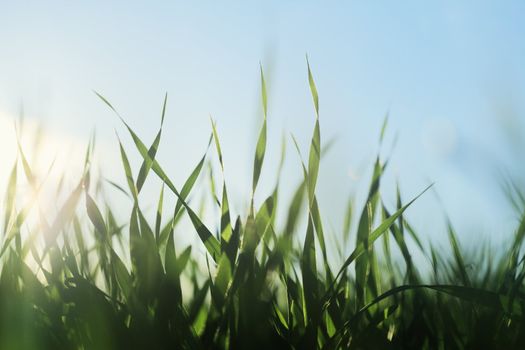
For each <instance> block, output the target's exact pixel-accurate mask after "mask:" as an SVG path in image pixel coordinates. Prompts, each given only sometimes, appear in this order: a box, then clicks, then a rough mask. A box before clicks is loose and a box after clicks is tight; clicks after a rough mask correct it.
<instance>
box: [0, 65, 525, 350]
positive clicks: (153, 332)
mask: <svg viewBox="0 0 525 350" xmlns="http://www.w3.org/2000/svg"><path fill="white" fill-rule="evenodd" d="M308 84H309V86H310V90H311V93H312V98H313V105H314V111H315V120H312V124H313V125H314V127H313V134H312V138H311V142H310V148H309V150H308V154H307V156H306V157H304V158H303V157H302V158H301V159H305V160H304V161H303V163H302V169H303V174H302V175H303V180H302V181H301V182H300V183H299V184H297V188H296V191H295V193H294V195H293V196H292V197H291V198H289V199H288V201H284V202H283V203H280V202H279V203H278V198H280V197H278V193H279V184H277V185H276V186H275V189H274V190H273V191H272V192H271V193H268V194H266V196H267V197H266V199H265V200H264V201H263V203H262V205H260V206H256V205H255V203H254V200H253V195H254V194H255V193H256V192H257V187H258V184H259V182H260V175H261V169H262V168H263V167H264V159H265V153H266V139H267V127H266V118H267V107H266V106H267V94H266V86H265V85H266V84H265V81H264V76H263V72H262V69H261V91H262V94H261V95H262V105H263V112H264V121H263V125H262V129H261V130H260V134H259V137H258V139H257V140H254V143H256V152H255V155H254V161H253V180H252V196H251V198H249V199H248V201H249V202H251V205H250V208H249V209H248V210H247V212H246V213H244V214H243V215H242V216H239V217H233V216H232V215H231V214H230V210H229V198H228V189H227V187H226V182H225V181H224V179H223V178H222V175H217V176H219V177H218V178H220V179H221V180H219V181H220V182H221V183H222V185H221V186H220V188H212V190H211V191H209V192H208V193H209V196H208V197H209V199H211V202H212V203H213V205H214V206H216V209H218V210H217V211H218V212H220V216H218V217H217V218H216V220H215V222H216V225H215V227H214V228H210V227H207V226H205V225H204V224H203V218H202V217H201V215H200V213H199V210H198V209H197V208H199V206H200V203H198V201H196V200H194V198H193V197H191V194H192V193H193V192H192V191H196V190H197V189H196V188H194V187H195V186H198V185H196V184H199V183H201V182H198V179H199V178H200V177H202V176H204V175H203V173H204V171H205V169H206V166H207V164H208V162H209V161H211V159H215V157H217V158H216V159H218V161H219V164H220V167H221V168H222V167H223V162H222V152H221V146H220V135H218V133H217V129H216V127H215V124H214V123H213V122H212V125H211V130H210V144H209V147H208V150H207V151H206V153H205V154H204V155H203V156H202V158H201V159H196V160H195V163H196V166H195V168H194V169H191V174H190V176H189V177H188V178H187V180H186V181H185V182H184V183H183V184H175V183H173V182H172V181H171V180H170V176H169V174H166V173H165V172H164V170H163V167H162V164H159V162H158V161H157V160H156V158H155V156H156V153H157V150H158V147H159V143H160V138H161V133H162V126H161V128H160V130H159V132H158V134H157V136H156V138H155V139H154V141H153V142H152V143H151V144H145V143H144V141H143V140H141V138H140V136H139V135H138V134H136V132H135V131H134V130H133V129H132V128H131V127H130V126H129V125H128V124H126V121H125V120H124V119H123V118H122V117H120V115H119V114H118V112H117V111H116V110H115V109H114V108H113V106H112V105H111V104H110V102H108V101H107V100H106V99H105V98H104V97H102V96H101V95H99V97H100V98H101V100H102V102H103V103H105V104H107V105H108V107H110V108H111V109H112V110H113V111H114V112H115V114H116V115H117V117H118V118H120V119H121V120H122V122H123V124H124V127H125V129H126V132H128V133H129V135H130V137H131V139H132V141H133V144H134V149H133V150H129V149H128V150H126V149H124V147H123V146H122V144H120V154H121V158H122V169H123V174H125V178H126V180H127V181H126V183H125V184H121V185H119V184H116V183H107V182H102V181H100V180H97V178H95V177H94V176H92V171H91V168H90V166H91V157H92V153H93V147H94V146H93V143H90V144H89V145H88V147H87V150H86V153H85V163H84V164H85V165H84V171H83V174H81V175H79V178H78V179H77V182H76V184H75V186H74V188H73V190H72V191H68V190H66V187H67V186H62V184H59V185H58V186H57V188H56V198H57V203H58V210H57V212H56V215H54V216H52V217H49V216H48V215H46V214H45V210H43V209H42V208H41V207H40V204H39V203H38V201H35V200H22V199H23V198H27V197H28V196H25V195H24V194H23V193H20V192H21V191H23V190H24V191H29V192H31V193H32V194H33V196H34V195H36V194H38V192H39V191H40V190H41V188H42V186H43V184H44V182H45V179H40V178H38V177H37V176H36V175H35V174H34V172H33V170H32V166H31V164H30V163H29V162H28V161H27V159H26V157H25V155H24V151H23V148H22V147H19V152H18V160H17V162H16V164H15V165H14V166H13V167H12V172H11V175H10V178H9V183H8V188H7V191H6V193H5V199H4V202H3V204H2V208H3V213H2V215H3V223H2V231H1V232H2V235H1V250H0V259H1V275H0V348H1V349H168V348H169V349H179V348H182V349H226V348H228V349H259V348H260V349H271V348H273V349H281V348H282V349H383V348H395V349H399V348H403V349H488V348H494V349H513V348H525V322H523V319H522V317H523V315H522V309H523V307H525V296H524V294H523V293H524V288H523V287H524V284H523V280H524V278H525V263H524V258H523V257H524V255H523V253H522V247H521V246H522V243H523V239H524V235H525V196H524V194H523V193H521V192H520V190H519V189H518V187H517V186H513V185H512V184H511V185H509V187H508V195H509V199H510V200H512V201H513V204H514V207H515V209H516V213H517V216H518V217H519V218H520V220H518V221H517V227H516V230H515V233H514V236H513V240H512V241H510V242H508V244H506V245H505V247H506V248H504V249H503V250H501V251H499V250H498V251H492V250H491V249H490V248H487V247H486V246H480V247H477V248H478V249H477V250H475V252H476V253H475V254H473V255H472V254H470V255H465V254H464V252H463V250H462V249H461V247H460V246H459V245H458V240H457V237H456V236H457V234H456V232H455V231H454V228H453V227H452V225H451V224H449V225H448V235H449V238H450V249H449V250H448V251H442V250H440V251H438V250H434V249H432V248H427V245H426V244H425V243H426V242H421V239H420V237H419V235H418V233H417V232H416V231H415V229H414V228H413V227H412V226H411V225H410V223H409V222H407V220H406V218H405V217H404V215H403V214H404V212H405V211H406V210H409V207H410V206H413V205H417V198H418V197H419V196H420V195H421V194H423V193H424V192H425V191H426V189H424V188H422V189H421V193H420V194H418V195H416V196H415V197H413V198H410V199H409V200H403V199H402V198H401V194H400V192H399V191H398V192H397V205H396V206H395V207H391V208H390V207H387V206H386V204H385V203H384V202H383V200H382V196H381V186H380V183H381V178H382V176H383V172H384V170H385V168H386V166H387V164H388V160H386V159H380V157H379V156H378V157H377V160H376V161H375V164H374V170H373V175H372V178H371V179H370V188H369V191H368V197H367V199H366V202H365V203H358V204H355V205H354V206H350V207H349V208H348V211H347V216H346V217H345V218H342V221H343V222H344V227H343V228H341V231H340V232H338V235H337V237H338V238H337V239H339V241H338V246H339V247H341V246H345V247H347V246H351V247H353V251H352V253H351V254H350V255H348V256H343V254H342V252H340V251H339V252H338V251H332V250H330V251H328V250H327V248H326V247H327V244H326V242H327V240H328V239H332V238H333V237H328V234H327V231H326V230H325V228H324V226H323V217H322V216H321V214H320V208H319V205H318V201H317V198H316V182H317V178H318V172H319V167H320V159H321V155H322V154H323V150H324V147H323V143H322V140H321V133H320V122H322V117H320V116H319V107H318V105H319V102H318V94H317V89H316V87H315V82H314V78H313V76H312V73H311V71H310V67H308ZM165 107H166V101H165V103H164V109H163V112H162V116H161V119H162V121H163V119H164V111H165ZM385 127H386V123H385ZM385 127H384V128H383V130H381V131H380V135H381V138H382V137H383V134H384V132H385ZM293 141H294V142H295V140H293ZM119 143H120V140H119ZM295 145H296V146H297V143H295ZM297 151H298V152H299V153H300V150H299V147H297ZM128 152H138V154H140V156H141V158H142V164H141V167H140V169H132V168H131V166H130V162H129V160H128ZM216 159H215V160H216ZM137 170H138V171H137ZM148 177H158V178H159V179H160V180H161V182H162V184H163V185H162V189H161V188H159V191H160V193H161V194H160V196H159V201H158V203H159V204H158V207H157V209H156V217H155V219H154V220H148V219H147V215H145V214H144V211H143V208H142V209H141V203H140V200H139V195H140V193H141V191H142V189H143V185H144V183H145V181H146V179H147V178H148ZM21 182H25V183H27V184H29V188H25V187H22V186H20V183H21ZM101 188H105V190H106V193H117V192H124V193H125V194H126V196H127V197H128V200H129V201H130V202H131V203H132V209H131V212H130V213H128V218H129V219H128V220H126V221H125V222H118V220H117V219H116V217H117V215H116V214H115V210H114V209H115V208H112V206H111V205H110V204H108V203H107V202H106V201H104V197H103V196H101V195H100V190H101ZM119 195H121V194H119ZM33 196H29V197H33ZM168 197H171V198H173V199H174V200H175V201H176V205H175V208H174V210H173V211H171V210H170V212H167V210H166V209H165V208H163V203H164V200H165V198H168ZM21 198H22V199H21ZM190 199H191V200H190ZM163 209H164V210H163ZM429 215H430V214H429ZM184 217H186V218H189V221H190V222H191V224H192V225H191V226H192V227H191V229H188V228H187V227H185V226H184V225H181V219H182V218H184ZM278 217H279V220H278ZM30 218H33V219H34V218H36V220H30ZM276 222H284V223H285V224H284V225H277V224H276ZM303 227H304V230H305V232H298V231H299V230H301V229H302V228H303ZM353 228H355V229H353ZM183 235H186V236H188V235H198V237H199V238H200V242H199V244H202V247H205V249H206V252H207V255H206V258H205V260H204V261H202V259H201V260H199V259H198V258H197V257H196V256H195V252H193V253H192V249H193V251H195V249H196V248H197V247H192V246H187V247H184V246H180V245H179V244H178V242H179V241H180V239H179V238H180V237H182V236H183ZM409 247H415V248H409ZM394 249H395V250H396V251H399V252H400V254H399V256H400V258H399V259H397V258H394V257H393V256H394V255H395V254H393V253H392V251H393V250H394ZM414 249H416V250H419V251H418V252H415V251H414ZM416 253H417V254H420V255H422V256H423V257H425V258H426V259H428V262H429V266H431V269H430V271H427V270H426V269H421V268H420V266H419V264H418V263H416V261H415V260H413V256H414V254H416ZM396 256H397V255H396Z"/></svg>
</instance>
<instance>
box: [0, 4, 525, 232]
mask: <svg viewBox="0 0 525 350" xmlns="http://www.w3.org/2000/svg"><path fill="white" fill-rule="evenodd" d="M524 17H525V3H523V2H522V1H499V2H492V1H490V2H489V1H486V2H485V1H427V2H424V3H423V2H419V1H406V2H386V1H385V2H375V3H372V2H358V1H325V2H320V1H264V2H252V3H248V2H241V1H239V2H232V1H221V2H212V1H191V2H184V3H183V2H177V1H165V2H155V1H148V2H133V1H112V2H111V3H108V2H103V1H91V2H89V3H88V2H71V1H63V2H59V1H46V2H41V1H13V2H5V1H4V2H2V3H1V4H0V43H1V45H0V115H3V116H4V118H7V119H9V118H14V117H16V116H17V115H18V114H19V111H20V106H21V105H23V106H24V111H25V114H26V115H27V116H28V118H32V119H34V120H38V121H43V122H44V123H45V124H46V126H47V128H48V129H50V130H51V131H52V132H53V133H54V135H63V137H65V138H67V139H68V140H77V141H78V143H81V144H82V143H86V142H87V139H88V137H89V134H90V132H91V131H92V130H93V129H95V130H96V132H97V135H98V140H99V151H100V152H101V154H102V156H101V158H102V160H101V161H102V162H103V163H104V164H105V166H106V167H108V168H111V169H114V170H112V172H111V173H112V174H114V176H113V179H115V180H117V181H120V182H122V183H123V181H124V177H123V174H122V172H121V170H120V168H119V166H118V165H117V161H118V154H117V151H118V148H117V144H116V140H115V135H114V130H115V129H116V130H117V131H118V132H119V134H120V135H121V136H125V135H124V130H123V129H122V127H121V125H120V124H119V122H118V120H117V119H116V118H115V117H114V116H113V115H112V114H111V113H110V112H109V111H108V109H107V108H106V107H105V106H104V105H103V104H102V103H101V102H100V101H99V100H97V98H96V97H95V95H94V94H93V92H92V90H97V91H99V92H100V93H102V94H103V95H104V96H106V97H107V98H108V99H109V100H110V101H111V102H112V103H113V104H114V105H115V106H116V107H117V108H118V110H119V111H120V112H121V114H123V115H124V117H125V118H126V119H127V120H128V121H129V123H130V124H131V125H132V126H133V127H134V128H135V129H136V130H137V131H138V132H139V134H140V135H142V136H143V137H144V138H145V139H146V140H151V139H152V138H153V136H154V134H155V132H156V130H157V128H158V123H159V115H160V109H161V103H162V98H163V95H164V93H165V92H168V94H169V105H168V115H167V121H166V126H165V137H164V140H163V142H162V145H161V151H160V154H159V157H160V160H161V162H162V163H163V164H165V167H166V169H167V170H168V172H169V173H170V175H172V176H173V178H174V179H176V180H177V181H178V183H181V181H183V179H184V177H185V176H187V174H188V172H189V171H190V169H191V167H192V166H193V164H194V163H195V162H196V161H197V160H198V157H200V155H201V154H202V152H203V151H204V149H205V146H206V142H207V139H208V135H209V132H210V122H209V118H210V115H211V116H212V117H213V118H214V119H215V120H217V123H218V128H219V133H220V136H221V139H222V143H223V151H224V153H225V163H226V164H225V165H226V176H227V181H228V185H229V186H230V188H231V191H232V196H233V197H235V198H237V200H235V199H234V203H235V205H236V206H237V208H238V209H237V210H241V209H242V208H243V206H244V205H245V203H243V202H242V200H241V198H242V197H243V194H246V193H248V192H249V189H250V179H251V164H252V157H253V156H252V155H253V150H254V143H255V142H254V137H255V136H256V135H257V128H258V125H259V124H260V121H261V118H262V112H261V105H260V98H259V94H260V82H259V62H261V63H262V65H263V67H264V69H265V73H266V78H267V81H268V88H269V133H270V135H271V137H270V140H269V149H268V151H269V152H270V154H271V155H270V156H269V157H268V158H267V161H268V162H267V164H266V168H265V170H264V173H263V176H266V181H265V182H264V184H263V186H262V188H261V196H262V195H264V194H265V191H266V193H268V191H269V189H270V188H271V186H273V182H274V181H275V176H274V172H275V168H276V164H277V161H278V153H279V148H280V141H281V138H282V134H283V132H284V134H285V135H286V138H287V139H288V141H290V137H289V135H290V133H293V134H294V135H295V136H296V137H297V139H298V140H299V143H300V146H301V147H302V150H303V152H306V151H307V147H308V142H309V138H310V136H311V131H312V128H313V124H314V110H313V105H312V101H311V96H310V93H309V90H308V84H307V74H306V72H307V71H306V60H305V54H308V56H309V59H310V63H311V66H312V69H313V72H314V76H315V79H316V83H317V88H318V91H319V95H320V115H321V125H322V126H321V127H322V135H323V139H324V140H325V141H326V140H328V139H330V138H331V137H335V140H336V143H335V144H334V147H333V149H332V150H331V151H330V153H328V154H327V156H326V158H325V159H324V161H323V162H324V164H323V167H322V170H321V174H320V185H319V196H320V200H321V210H323V209H324V211H325V212H326V217H327V221H328V222H329V224H328V225H329V226H333V227H334V229H335V230H336V229H337V228H338V227H339V226H340V219H341V215H342V212H343V208H344V205H345V204H346V201H347V197H348V195H350V194H356V195H357V196H358V198H362V195H363V193H364V191H365V190H366V185H368V178H367V176H368V172H369V169H370V166H371V164H372V162H373V159H374V155H375V153H376V152H377V151H378V149H379V148H378V134H379V130H380V126H381V123H382V120H383V118H384V116H385V114H386V113H387V111H388V112H389V113H390V119H389V127H388V134H387V138H386V142H385V144H384V145H383V149H382V154H383V155H384V156H386V155H388V154H390V153H392V158H391V162H390V165H389V171H388V173H387V179H386V181H385V189H384V192H385V195H386V198H387V199H388V198H390V199H392V198H393V197H392V196H391V195H389V193H390V194H392V193H393V191H394V185H395V183H396V181H398V182H399V184H400V186H401V189H402V193H403V194H404V197H405V198H406V199H408V198H409V197H411V196H413V195H415V194H416V193H417V192H418V191H420V190H421V189H423V188H424V187H425V186H426V185H427V184H428V183H430V182H435V183H436V185H435V193H437V194H438V195H439V197H440V198H441V201H442V202H443V204H440V202H439V200H438V199H437V197H436V196H435V194H430V195H426V196H425V197H424V198H422V199H421V200H420V201H419V202H418V203H417V205H416V206H415V207H414V208H412V209H411V211H410V213H409V215H410V216H409V217H410V218H411V219H412V220H413V221H414V223H415V224H416V226H417V227H418V228H420V229H421V230H422V231H423V232H425V233H426V234H427V236H428V237H429V238H430V239H432V240H437V241H439V242H440V241H442V240H444V239H445V237H446V235H445V233H444V231H443V230H442V228H443V226H442V223H443V211H446V212H448V214H450V216H451V219H452V221H453V222H454V224H456V225H457V226H458V228H459V231H460V232H461V240H463V241H465V242H469V241H472V240H478V239H479V237H482V238H483V239H488V240H491V241H493V242H498V241H499V240H500V238H502V237H506V236H505V235H506V234H508V232H505V228H509V227H512V225H513V224H514V221H513V220H514V219H515V216H514V214H513V213H512V212H511V211H510V210H509V206H508V205H507V203H506V202H505V199H504V197H503V195H502V194H501V191H500V189H499V185H498V180H499V177H498V176H500V173H502V172H509V173H511V174H515V175H516V176H518V174H520V172H521V173H522V170H523V166H521V165H520V164H519V160H520V159H522V154H520V152H519V151H517V150H519V147H523V145H524V144H523V142H522V141H521V140H520V136H521V135H524V131H525V122H524V118H523V113H524V112H525V67H524V64H523V62H525V40H523V37H524V34H525V20H524V19H525V18H524ZM4 129H5V128H4ZM7 132H8V131H5V130H4V131H3V134H0V137H3V138H4V139H7V136H6V133H7ZM396 134H397V135H398V139H397V140H398V141H397V145H396V147H395V149H394V150H393V152H391V144H392V143H393V140H394V138H395V135H396ZM57 137H58V136H57ZM123 138H124V139H125V140H126V142H127V144H128V145H130V143H129V140H128V139H126V138H125V137H123ZM288 144H289V147H288V153H287V155H288V163H287V166H286V168H285V181H284V183H283V184H284V187H285V189H284V192H285V193H286V192H287V191H288V192H289V191H290V190H291V188H292V187H293V186H294V184H295V182H296V181H297V180H298V179H299V176H300V174H301V173H300V167H299V163H298V158H297V156H296V154H295V151H294V149H293V147H291V142H288ZM4 146H5V145H4ZM59 147H60V146H59ZM129 149H130V152H131V145H130V148H129ZM135 160H137V158H135ZM0 178H1V176H0ZM521 180H523V177H522V178H521ZM151 188H152V189H156V187H151ZM153 198H154V196H153V195H152V196H151V198H149V197H148V198H147V199H146V201H148V200H150V201H151V202H153V201H154V199H153ZM358 204H359V203H358ZM387 204H392V202H391V203H387ZM502 228H503V229H502Z"/></svg>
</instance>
